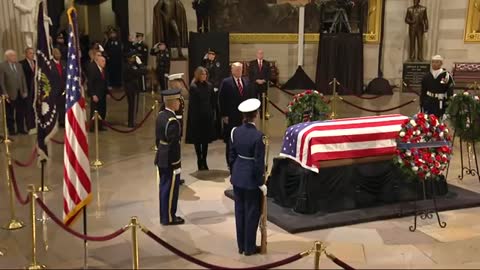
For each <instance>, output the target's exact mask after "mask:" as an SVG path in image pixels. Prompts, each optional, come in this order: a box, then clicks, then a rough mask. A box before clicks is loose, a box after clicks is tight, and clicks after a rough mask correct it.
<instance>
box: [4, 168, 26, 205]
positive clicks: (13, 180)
mask: <svg viewBox="0 0 480 270" xmlns="http://www.w3.org/2000/svg"><path fill="white" fill-rule="evenodd" d="M8 171H9V173H10V177H11V179H12V185H13V190H14V191H15V197H17V201H18V202H19V203H20V204H21V205H27V204H28V203H29V202H30V196H27V198H26V199H23V198H22V195H21V194H20V190H19V188H18V185H17V179H16V178H15V172H14V170H13V166H12V164H8Z"/></svg>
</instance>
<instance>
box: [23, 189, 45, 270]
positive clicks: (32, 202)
mask: <svg viewBox="0 0 480 270" xmlns="http://www.w3.org/2000/svg"><path fill="white" fill-rule="evenodd" d="M28 190H29V192H30V215H31V221H32V263H31V264H30V265H29V266H27V269H45V265H42V264H39V263H38V262H37V233H36V230H37V228H36V221H37V220H36V217H35V199H36V194H35V186H34V185H29V186H28Z"/></svg>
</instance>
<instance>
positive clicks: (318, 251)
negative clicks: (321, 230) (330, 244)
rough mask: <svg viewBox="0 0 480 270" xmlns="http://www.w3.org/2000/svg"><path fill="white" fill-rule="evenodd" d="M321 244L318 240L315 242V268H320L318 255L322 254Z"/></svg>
mask: <svg viewBox="0 0 480 270" xmlns="http://www.w3.org/2000/svg"><path fill="white" fill-rule="evenodd" d="M322 250H323V244H322V242H320V241H316V242H315V251H314V252H315V261H314V263H315V265H314V267H315V269H320V256H321V255H322Z"/></svg>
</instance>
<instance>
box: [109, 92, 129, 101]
mask: <svg viewBox="0 0 480 270" xmlns="http://www.w3.org/2000/svg"><path fill="white" fill-rule="evenodd" d="M108 95H109V96H110V97H112V99H113V100H115V101H122V100H123V99H124V98H125V97H126V96H127V94H123V96H121V97H119V98H117V97H115V96H114V95H113V93H112V91H108Z"/></svg>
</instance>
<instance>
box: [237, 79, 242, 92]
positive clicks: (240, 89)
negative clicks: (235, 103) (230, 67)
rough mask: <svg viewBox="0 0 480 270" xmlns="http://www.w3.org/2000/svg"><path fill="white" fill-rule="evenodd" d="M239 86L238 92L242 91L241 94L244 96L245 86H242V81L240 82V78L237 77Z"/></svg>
mask: <svg viewBox="0 0 480 270" xmlns="http://www.w3.org/2000/svg"><path fill="white" fill-rule="evenodd" d="M237 86H238V92H240V96H243V86H242V82H240V79H237Z"/></svg>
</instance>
